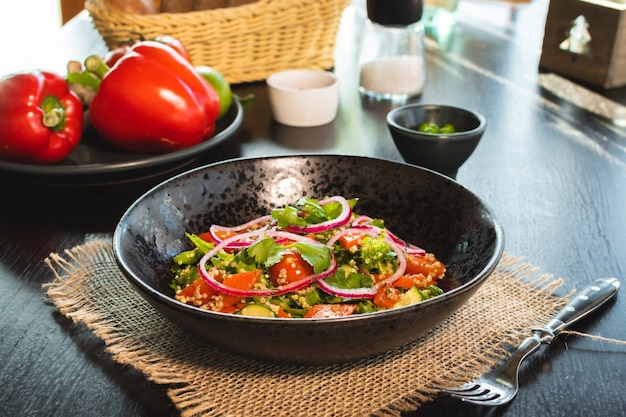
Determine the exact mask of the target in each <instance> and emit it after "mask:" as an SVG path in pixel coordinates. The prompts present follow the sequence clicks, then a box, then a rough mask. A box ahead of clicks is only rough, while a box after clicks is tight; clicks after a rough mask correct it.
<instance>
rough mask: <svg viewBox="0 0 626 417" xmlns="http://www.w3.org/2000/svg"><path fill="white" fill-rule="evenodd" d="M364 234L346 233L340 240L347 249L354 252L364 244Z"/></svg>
mask: <svg viewBox="0 0 626 417" xmlns="http://www.w3.org/2000/svg"><path fill="white" fill-rule="evenodd" d="M364 236H365V235H364V234H362V233H346V234H344V235H342V236H341V237H340V238H339V239H338V241H339V244H340V245H341V246H342V247H343V248H344V249H345V250H347V251H351V252H353V251H355V250H356V249H359V248H360V247H361V246H362V245H363V237H364Z"/></svg>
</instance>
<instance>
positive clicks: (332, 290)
mask: <svg viewBox="0 0 626 417" xmlns="http://www.w3.org/2000/svg"><path fill="white" fill-rule="evenodd" d="M317 285H319V287H320V288H321V289H322V290H324V291H326V292H327V293H329V294H332V295H336V296H337V297H342V298H374V296H375V295H376V293H377V292H378V287H376V286H373V287H371V288H367V287H363V288H350V289H346V288H339V287H335V286H334V285H331V284H329V283H327V282H326V281H325V280H323V279H320V280H319V281H317Z"/></svg>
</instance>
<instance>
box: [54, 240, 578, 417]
mask: <svg viewBox="0 0 626 417" xmlns="http://www.w3.org/2000/svg"><path fill="white" fill-rule="evenodd" d="M45 262H46V263H47V264H48V266H49V267H50V268H51V269H52V270H53V271H54V274H55V279H54V280H53V281H52V282H51V283H49V284H46V285H45V289H46V290H47V293H48V295H49V297H50V298H51V299H52V301H53V302H54V304H55V305H56V306H57V308H58V309H59V311H60V312H61V313H62V314H64V315H65V316H67V317H69V318H70V319H72V320H73V321H74V322H76V323H82V324H84V325H85V326H86V327H87V328H89V329H91V330H92V331H93V333H95V334H96V335H97V336H98V337H100V338H101V339H102V340H103V341H104V343H105V345H106V350H107V351H108V352H109V353H110V354H111V356H112V357H113V358H114V359H115V360H116V361H117V362H119V363H121V364H123V365H128V366H132V367H135V368H137V369H138V370H140V371H141V372H143V373H144V374H145V376H146V377H147V378H148V379H150V380H151V381H154V382H155V383H157V384H164V385H166V386H167V387H168V394H169V396H170V398H171V399H172V401H173V402H174V404H175V405H176V407H177V408H178V409H179V411H180V413H181V415H182V416H220V417H238V416H258V417H262V416H267V417H280V416H289V417H297V416H305V415H306V416H308V417H318V416H333V417H340V416H346V417H347V416H367V415H370V416H385V417H390V416H400V415H401V413H402V412H406V411H412V410H416V409H418V408H419V407H420V406H421V405H422V404H424V403H425V402H428V401H431V400H432V399H433V398H434V397H435V396H436V394H437V393H436V391H435V390H434V389H433V388H431V387H432V385H452V384H456V383H460V382H466V381H468V380H470V379H472V378H473V377H476V376H478V375H479V374H481V373H482V372H483V371H484V370H485V369H487V368H489V367H491V366H493V365H494V364H496V363H497V362H498V361H500V360H502V359H504V358H506V357H507V356H508V355H510V347H511V346H515V345H517V344H518V343H519V342H521V340H522V339H524V338H525V337H527V336H529V335H530V330H529V329H531V328H533V327H538V326H540V327H542V326H543V325H544V324H545V323H546V322H547V320H548V319H549V318H550V317H551V316H552V315H553V314H554V313H555V312H556V311H557V310H558V309H560V308H561V307H562V306H564V305H565V303H566V302H567V299H568V298H570V296H571V293H570V294H568V295H566V296H563V297H559V296H556V295H555V291H556V289H557V288H558V287H559V286H560V285H561V284H562V280H561V279H555V278H554V277H553V276H551V275H548V274H543V273H540V272H539V271H538V269H537V268H534V267H532V266H531V265H528V264H526V263H524V262H522V261H521V260H520V259H519V258H517V257H514V256H510V255H506V254H505V256H504V257H503V258H502V260H501V261H500V263H499V265H498V267H497V269H496V271H495V272H494V273H493V274H492V275H491V276H490V277H489V278H488V279H487V281H486V282H485V283H484V284H483V285H482V287H481V288H480V289H479V290H478V292H477V293H476V294H475V295H474V296H473V297H472V298H471V299H470V300H469V301H468V302H467V303H466V304H465V305H464V306H463V307H462V308H461V309H460V310H459V311H457V312H456V313H455V314H454V315H453V316H451V317H450V318H449V319H447V320H446V321H445V322H443V323H441V325H439V326H437V327H436V328H435V329H433V330H432V331H430V332H429V333H428V334H426V335H424V336H423V337H421V338H420V339H418V340H416V341H414V342H412V343H410V344H408V345H406V346H403V347H400V348H397V349H395V350H393V351H391V352H388V353H386V354H383V355H380V356H377V357H374V358H370V359H363V360H360V361H357V362H352V363H345V364H336V365H326V366H303V365H281V364H273V363H264V362H260V361H256V360H253V359H247V358H244V357H241V356H238V355H234V354H230V353H228V352H225V351H223V350H221V349H219V348H216V347H213V346H211V345H208V344H206V343H205V342H202V341H199V340H197V339H195V338H193V337H191V336H189V335H187V334H186V333H184V332H182V331H181V330H179V329H178V328H177V327H175V326H174V325H172V324H171V323H170V322H169V321H168V320H166V319H165V318H163V317H162V316H161V315H160V314H158V313H157V312H156V311H155V310H154V309H153V308H152V307H151V306H150V305H149V304H148V303H147V302H146V301H145V300H143V299H142V298H141V297H140V296H139V295H138V294H137V293H136V292H135V290H134V289H133V288H132V287H131V285H130V284H129V283H128V282H127V280H126V279H125V278H124V276H123V275H122V272H121V271H120V270H119V268H118V266H117V264H116V262H115V259H114V256H113V252H112V245H111V242H110V241H108V240H106V239H103V240H94V241H92V242H89V243H85V244H84V245H81V246H77V247H74V248H72V249H69V250H67V251H65V252H64V253H62V254H51V255H50V256H49V257H48V258H47V259H46V260H45Z"/></svg>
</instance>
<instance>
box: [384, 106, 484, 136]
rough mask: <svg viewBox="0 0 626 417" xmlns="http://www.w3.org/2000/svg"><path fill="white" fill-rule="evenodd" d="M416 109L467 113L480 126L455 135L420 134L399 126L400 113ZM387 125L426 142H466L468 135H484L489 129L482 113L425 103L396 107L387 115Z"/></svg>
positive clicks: (464, 108)
mask: <svg viewBox="0 0 626 417" xmlns="http://www.w3.org/2000/svg"><path fill="white" fill-rule="evenodd" d="M416 108H423V109H452V110H455V111H460V112H463V113H467V114H469V115H471V116H473V117H475V118H476V119H478V126H476V127H475V128H474V129H470V130H463V131H461V132H455V133H445V134H432V133H424V132H419V131H417V130H415V129H409V128H408V127H406V126H402V125H401V124H399V123H398V122H397V121H396V117H397V116H398V115H399V114H400V113H405V112H410V111H412V110H413V109H416ZM387 125H388V126H389V127H390V128H392V129H395V130H399V131H401V132H403V133H407V134H409V135H416V134H417V135H420V139H424V140H440V139H444V138H445V139H456V140H464V139H465V136H468V135H474V134H482V133H484V131H485V130H486V128H487V119H486V118H485V116H483V115H482V114H481V113H479V112H477V111H474V110H470V109H468V108H466V107H460V106H453V105H449V104H432V103H431V104H423V103H413V104H405V105H402V106H399V107H396V108H395V109H392V110H390V111H389V112H388V113H387Z"/></svg>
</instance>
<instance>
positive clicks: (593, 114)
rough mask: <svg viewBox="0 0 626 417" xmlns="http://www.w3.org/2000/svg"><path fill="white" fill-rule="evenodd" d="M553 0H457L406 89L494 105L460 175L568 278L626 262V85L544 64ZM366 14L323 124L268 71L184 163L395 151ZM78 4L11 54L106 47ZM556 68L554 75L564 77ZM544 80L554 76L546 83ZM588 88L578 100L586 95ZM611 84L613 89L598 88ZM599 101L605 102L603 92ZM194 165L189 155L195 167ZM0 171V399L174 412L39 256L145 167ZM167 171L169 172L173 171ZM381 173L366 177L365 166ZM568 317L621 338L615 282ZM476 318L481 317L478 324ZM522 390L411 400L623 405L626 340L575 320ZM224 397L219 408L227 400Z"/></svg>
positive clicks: (47, 406)
mask: <svg viewBox="0 0 626 417" xmlns="http://www.w3.org/2000/svg"><path fill="white" fill-rule="evenodd" d="M546 12H547V0H536V1H535V2H533V3H531V4H525V5H522V6H520V7H518V8H516V9H513V8H511V6H509V5H508V4H505V3H497V2H478V0H474V1H472V0H462V1H461V5H460V8H459V13H458V23H457V25H456V26H455V27H454V28H453V30H452V31H451V32H450V33H449V35H448V36H445V37H444V36H439V37H438V40H437V41H435V40H433V39H432V38H429V41H428V62H427V63H428V74H427V84H426V87H425V91H424V93H423V95H422V96H421V97H419V98H417V99H416V100H415V101H419V102H438V103H448V104H455V105H461V106H466V107H470V108H473V109H476V110H479V111H480V112H482V113H483V114H484V115H485V116H486V117H487V119H488V123H489V125H488V128H487V132H486V134H485V136H484V137H483V140H482V142H481V143H480V145H479V146H478V148H477V149H476V151H475V153H474V154H473V155H472V157H471V158H470V159H469V160H468V162H467V163H466V164H465V165H463V166H462V167H461V169H460V170H459V174H458V177H457V180H458V181H459V182H460V183H461V184H463V185H464V186H466V187H468V188H469V189H471V190H472V191H474V192H475V193H477V194H478V195H479V196H481V197H482V198H483V199H484V200H486V201H487V202H488V204H489V205H490V206H492V208H493V209H494V210H495V212H496V214H497V216H498V217H499V219H500V220H501V222H502V224H503V226H504V230H505V234H506V251H507V252H508V253H510V254H513V255H517V256H520V257H523V258H524V259H525V260H527V261H528V262H530V263H532V264H534V265H536V266H538V267H540V268H541V270H542V271H544V272H547V273H552V274H554V275H555V276H557V277H563V278H564V279H565V282H566V285H567V286H568V288H571V287H574V286H578V287H580V286H582V285H584V284H586V283H588V282H591V281H592V280H594V279H596V278H598V277H604V276H615V277H617V278H620V279H622V280H623V279H624V278H625V275H626V274H624V272H625V270H626V210H625V208H626V193H625V192H624V191H625V190H626V130H624V128H623V127H619V126H618V125H617V124H616V123H613V121H612V120H611V117H607V115H606V114H603V112H602V111H598V108H600V109H606V104H608V105H609V106H613V108H617V109H618V110H619V109H621V108H622V105H626V90H625V89H616V90H611V91H606V92H603V91H593V89H591V88H584V87H583V86H580V85H574V86H575V87H577V89H576V90H575V92H576V93H575V94H572V93H571V92H570V93H568V94H565V95H563V94H560V92H561V90H562V88H561V87H554V83H546V78H543V77H544V76H545V75H546V74H541V75H540V74H539V72H538V69H537V64H538V62H539V57H540V54H541V46H542V36H543V27H544V22H545V18H546ZM359 27H360V20H359V19H358V18H355V17H354V15H353V14H350V13H347V14H346V18H345V19H344V26H343V27H342V32H341V37H340V39H339V43H338V46H337V48H338V60H337V63H336V68H335V70H336V72H337V74H338V75H339V78H340V80H341V97H340V110H339V114H338V116H337V119H336V120H335V121H334V122H333V123H332V124H330V125H328V126H325V127H322V128H314V129H292V128H287V127H284V126H280V125H278V124H277V123H275V122H273V121H272V119H271V114H270V111H269V108H268V104H267V94H266V87H265V85H264V83H254V84H246V85H240V86H235V91H236V92H237V93H238V94H239V95H242V96H243V95H245V94H248V93H254V94H255V96H256V99H255V106H254V108H253V109H252V110H249V111H246V113H245V118H244V121H243V124H242V126H241V128H240V129H239V131H238V132H237V133H236V134H235V135H234V137H232V138H231V139H229V140H228V141H227V142H225V143H223V144H221V145H220V146H218V147H217V148H215V149H214V150H213V151H211V152H209V154H208V155H206V156H204V157H203V158H201V159H199V160H196V161H194V162H193V164H192V165H190V166H189V167H191V166H195V165H200V164H204V163H210V162H214V161H219V160H223V159H227V158H236V157H249V156H262V155H274V154H296V153H313V152H315V153H340V154H356V155H366V156H374V157H380V158H386V159H392V160H401V158H400V155H399V154H398V152H397V151H396V149H395V148H394V146H393V142H392V140H391V137H390V136H389V133H388V132H387V129H386V126H385V123H384V120H385V114H386V113H387V111H389V110H390V109H391V107H392V106H391V105H390V104H389V103H372V102H365V101H362V100H361V98H360V96H359V94H358V92H357V81H356V76H355V75H356V65H355V50H356V44H357V43H358V33H359ZM104 50H105V48H104V44H103V42H102V40H101V39H100V37H99V35H98V34H97V32H96V31H95V30H94V29H93V27H92V26H91V23H90V21H89V18H88V16H87V15H86V14H84V13H83V14H81V15H79V16H78V17H77V18H76V19H74V20H72V21H71V22H70V23H69V24H68V25H67V26H65V27H64V28H63V29H62V30H61V31H60V33H58V34H56V35H55V36H51V37H50V40H49V45H48V46H47V47H46V48H44V49H42V51H39V53H38V54H35V55H34V56H33V58H32V60H30V61H29V62H26V63H22V64H20V67H19V68H15V65H13V67H9V66H7V65H8V62H6V61H3V62H2V64H0V72H2V73H6V72H8V71H11V70H22V69H27V68H30V67H31V66H35V67H41V68H46V69H52V70H55V71H58V72H61V73H64V69H65V64H66V62H67V60H69V59H72V58H73V59H83V58H84V57H86V56H87V55H88V54H89V53H92V52H104ZM548 80H552V81H554V80H556V81H557V83H556V85H557V86H559V85H562V84H561V83H562V82H563V81H565V80H563V79H560V78H558V77H557V78H548ZM542 86H548V87H546V88H544V87H542ZM581 97H582V100H581ZM604 100H610V101H606V102H605V101H604ZM598 104H599V105H598ZM189 167H187V168H189ZM2 174H3V175H2V178H1V179H0V195H1V196H2V197H1V198H2V203H0V248H1V250H0V314H1V315H2V321H1V323H2V324H1V325H0V357H2V360H1V361H0V415H3V416H165V415H176V414H177V412H176V410H175V408H174V407H173V405H172V404H171V403H170V402H169V400H168V398H167V396H166V394H165V389H164V388H163V387H160V386H156V385H154V384H152V383H150V382H148V381H147V380H146V379H145V378H144V377H143V376H142V375H141V374H140V373H138V372H137V371H135V370H133V369H130V368H127V367H122V366H120V365H119V364H117V363H116V362H115V361H113V360H112V359H111V358H110V356H109V355H108V354H107V353H106V352H105V350H104V346H103V344H102V342H101V341H100V340H99V339H98V338H96V337H95V336H93V335H92V333H90V332H89V331H88V330H86V329H84V328H82V327H80V326H76V325H74V324H73V323H72V322H71V321H70V320H68V319H67V318H65V317H63V316H62V315H61V314H59V313H58V311H57V310H56V309H55V308H54V306H53V305H52V304H51V303H50V302H49V300H48V299H47V297H46V296H45V295H44V291H43V290H42V284H44V283H46V282H49V281H50V280H51V279H52V278H53V277H52V273H51V272H50V271H49V269H48V268H47V267H46V266H45V265H44V264H43V262H42V260H43V259H44V258H45V257H46V256H48V255H49V254H50V253H51V252H62V251H63V250H65V249H69V248H71V247H73V246H75V245H79V244H82V243H84V242H85V241H88V240H90V239H94V238H98V237H107V236H110V235H111V233H112V231H113V230H114V228H115V225H116V223H117V221H118V219H119V217H120V216H121V214H122V212H123V211H124V210H125V208H126V207H127V206H128V205H129V204H130V203H131V202H132V201H133V200H134V199H135V198H136V197H138V196H139V195H140V194H142V193H143V192H144V191H146V190H147V188H148V187H149V186H150V185H152V184H155V183H156V182H158V181H160V180H162V179H163V178H159V177H154V178H150V179H147V180H144V181H140V182H138V183H131V184H126V185H122V186H116V187H111V186H106V185H103V186H89V187H84V186H82V187H81V186H50V185H45V184H36V183H32V182H30V181H22V180H21V179H20V178H19V175H15V174H12V173H6V172H4V173H2ZM168 175H171V173H168ZM366 180H375V179H364V181H366ZM603 311H604V313H603V314H596V315H594V316H593V317H592V318H591V319H588V320H586V321H584V322H581V323H579V324H578V325H576V327H575V330H578V331H581V332H587V333H590V334H594V335H601V336H603V337H607V338H613V339H619V340H626V326H625V325H624V317H626V301H624V297H623V295H622V296H620V295H618V297H617V300H616V301H615V302H613V303H611V305H610V306H608V307H607V308H605V309H604V310H603ZM478 325H480V324H478ZM521 381H522V387H521V390H520V393H519V396H518V397H517V399H516V400H515V401H514V402H513V403H511V404H510V405H509V406H507V407H503V408H500V409H483V408H479V407H474V406H469V405H465V404H462V403H460V402H457V401H453V400H450V399H447V398H438V399H437V400H436V401H434V402H433V403H429V404H427V405H425V406H424V407H422V409H421V410H419V412H417V413H415V416H422V417H424V416H440V415H448V416H483V415H506V416H517V417H526V416H531V415H532V416H535V415H536V416H568V417H576V416H579V417H587V416H591V415H593V416H597V417H600V416H605V417H616V416H626V411H625V410H626V395H624V390H623V383H624V382H625V381H626V347H624V346H623V345H619V344H612V343H607V342H603V341H598V340H591V339H589V338H583V337H575V336H569V337H567V338H561V339H558V340H557V341H555V342H554V343H553V344H552V345H550V346H548V347H544V348H543V349H542V350H541V351H540V352H539V353H538V354H535V355H534V357H533V358H532V359H531V360H529V361H528V362H527V364H526V366H525V367H524V371H523V373H522V375H521ZM224 412H225V413H228V410H224Z"/></svg>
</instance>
